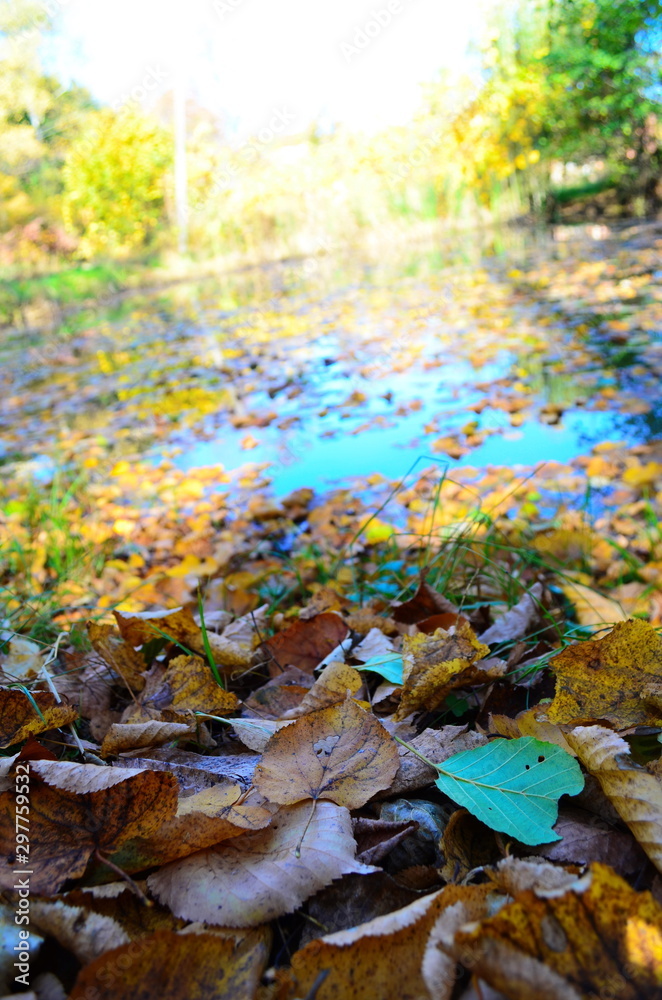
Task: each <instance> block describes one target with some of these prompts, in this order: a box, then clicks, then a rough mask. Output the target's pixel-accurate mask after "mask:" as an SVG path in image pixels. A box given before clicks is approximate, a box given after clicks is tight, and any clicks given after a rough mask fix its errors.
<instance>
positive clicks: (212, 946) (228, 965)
mask: <svg viewBox="0 0 662 1000" xmlns="http://www.w3.org/2000/svg"><path fill="white" fill-rule="evenodd" d="M268 955H269V944H268V940H267V938H266V936H265V934H264V933H262V932H255V933H254V934H253V935H249V936H247V937H246V938H245V939H244V940H243V941H241V942H240V943H239V944H235V942H234V941H232V940H231V939H230V938H225V937H219V936H218V935H217V934H208V933H192V934H178V933H176V932H174V931H156V932H155V933H154V934H151V935H149V936H148V937H145V938H142V939H141V940H140V941H133V942H131V943H130V944H125V945H122V946H121V947H119V948H114V949H113V950H112V951H108V952H106V953H105V954H104V955H102V956H101V957H100V958H98V959H96V961H94V962H92V963H91V964H90V965H88V966H86V967H85V968H84V969H83V970H82V971H81V972H80V974H79V976H78V979H77V980H76V984H75V986H74V988H73V990H72V992H71V994H70V996H71V1000H89V998H90V997H91V996H93V997H94V998H95V1000H125V998H126V997H128V996H131V997H136V998H140V1000H161V998H163V997H168V1000H210V998H213V1000H254V997H255V992H256V990H257V987H258V984H259V982H260V978H261V976H262V973H263V971H264V969H265V966H266V964H267V958H268Z"/></svg>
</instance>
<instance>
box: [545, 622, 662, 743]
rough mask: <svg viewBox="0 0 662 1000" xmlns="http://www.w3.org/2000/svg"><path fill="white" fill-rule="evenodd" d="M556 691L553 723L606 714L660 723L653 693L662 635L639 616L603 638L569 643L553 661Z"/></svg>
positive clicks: (618, 722)
mask: <svg viewBox="0 0 662 1000" xmlns="http://www.w3.org/2000/svg"><path fill="white" fill-rule="evenodd" d="M550 666H551V668H552V670H553V671H554V673H555V674H556V695H555V698H554V701H553V703H552V705H551V706H550V708H549V710H548V713H547V714H548V717H549V720H550V722H556V723H570V722H582V721H593V720H601V719H604V720H606V721H607V722H613V723H614V725H615V726H617V727H619V728H621V729H624V728H625V727H626V726H637V725H656V724H658V723H660V722H662V707H661V705H660V700H659V691H658V697H657V698H655V697H653V695H654V690H655V688H656V687H658V688H659V686H660V685H661V684H662V635H660V634H659V632H657V631H656V630H655V629H654V628H653V626H652V625H649V624H648V623H647V622H644V621H641V620H639V619H633V620H631V621H627V622H619V623H618V624H616V625H615V626H614V628H613V629H612V631H611V632H610V633H609V634H608V635H606V636H604V638H602V639H587V640H585V641H584V642H578V643H575V645H574V646H568V647H567V648H566V649H564V650H563V652H562V653H559V654H558V656H555V657H554V658H553V659H552V660H551V661H550Z"/></svg>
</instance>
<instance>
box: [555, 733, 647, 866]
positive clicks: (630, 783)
mask: <svg viewBox="0 0 662 1000" xmlns="http://www.w3.org/2000/svg"><path fill="white" fill-rule="evenodd" d="M566 738H567V740H568V743H569V744H570V746H571V747H572V748H573V750H575V751H576V753H577V754H578V755H579V758H580V760H581V762H582V764H584V766H585V767H586V769H587V771H589V773H590V774H592V775H593V776H594V777H595V778H597V779H598V781H599V782H600V786H601V788H602V791H603V792H604V793H605V795H606V796H607V797H608V798H609V800H610V801H611V802H612V804H613V805H614V807H615V809H616V810H617V812H618V814H619V815H620V817H621V818H622V819H623V820H624V821H625V822H626V823H627V825H628V826H629V827H630V829H631V830H632V833H633V834H634V836H635V837H636V838H637V840H638V841H639V843H640V844H641V846H642V847H643V849H644V851H645V852H646V854H647V855H648V857H649V858H650V859H651V861H652V862H653V864H654V865H655V866H656V867H657V869H658V871H662V782H660V780H659V779H658V778H656V777H655V776H654V775H652V774H650V773H649V772H648V771H647V770H646V769H645V768H644V767H640V766H639V765H638V764H636V763H635V762H634V761H633V760H632V758H631V757H630V748H629V746H628V744H627V743H626V742H625V740H624V739H623V738H622V737H621V736H619V735H618V734H617V733H613V732H612V731H611V730H610V729H605V728H604V727H602V726H578V727H577V728H576V729H573V731H572V732H570V733H568V734H567V736H566Z"/></svg>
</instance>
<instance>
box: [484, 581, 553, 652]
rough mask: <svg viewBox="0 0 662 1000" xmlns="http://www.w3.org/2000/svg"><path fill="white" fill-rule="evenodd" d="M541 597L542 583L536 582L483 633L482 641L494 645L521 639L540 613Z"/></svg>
mask: <svg viewBox="0 0 662 1000" xmlns="http://www.w3.org/2000/svg"><path fill="white" fill-rule="evenodd" d="M541 597H542V584H541V583H534V585H533V586H532V587H531V589H530V590H529V591H528V593H526V594H524V596H523V597H522V598H521V600H519V601H518V602H517V604H515V605H513V607H512V608H511V609H510V611H506V612H505V613H504V614H503V615H501V616H500V617H499V618H497V620H496V621H495V623H494V625H491V626H490V628H488V629H487V631H486V632H483V633H482V634H481V636H480V641H481V642H486V643H488V644H489V645H494V643H497V642H512V640H513V639H521V638H522V636H525V635H526V633H527V632H528V630H529V629H530V628H531V626H532V625H533V624H534V623H535V622H536V621H537V619H538V617H539V615H540V599H541Z"/></svg>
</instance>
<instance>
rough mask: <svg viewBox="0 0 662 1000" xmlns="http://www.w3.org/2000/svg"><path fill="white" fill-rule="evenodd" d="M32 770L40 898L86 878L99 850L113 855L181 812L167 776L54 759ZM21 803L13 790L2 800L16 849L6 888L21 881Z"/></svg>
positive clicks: (2, 817)
mask: <svg viewBox="0 0 662 1000" xmlns="http://www.w3.org/2000/svg"><path fill="white" fill-rule="evenodd" d="M25 766H27V765H25ZM29 768H30V772H29V801H30V824H29V837H30V854H29V858H30V868H31V869H32V871H33V874H32V875H31V876H30V887H31V889H32V891H33V892H38V893H53V892H57V891H58V889H59V887H60V885H61V884H62V882H64V880H65V879H67V878H78V877H79V876H81V875H82V874H83V872H84V871H85V868H86V865H87V862H88V860H89V858H90V855H91V854H92V853H93V852H94V851H95V850H99V851H102V852H104V853H106V854H108V853H110V852H111V851H113V850H116V849H117V847H118V846H119V845H120V844H122V843H124V842H125V841H126V840H129V839H130V838H131V837H135V836H139V835H142V836H149V835H151V834H152V833H154V832H155V831H156V830H157V829H158V828H159V827H160V826H161V824H162V823H164V822H165V821H166V820H167V819H170V818H171V817H172V816H174V814H175V811H176V809H177V782H176V780H175V778H174V777H173V776H172V775H170V774H166V773H165V772H160V773H157V772H155V771H135V770H134V771H131V770H128V769H116V768H110V767H97V766H95V765H94V764H73V763H69V762H68V761H50V760H47V761H35V762H31V763H30V765H29ZM16 802H17V797H16V795H15V794H14V789H13V788H12V789H11V790H10V791H8V792H4V793H3V794H2V795H0V842H2V843H3V844H6V845H7V847H8V850H9V851H11V853H10V854H9V855H8V856H5V858H3V863H2V868H1V869H0V884H1V885H3V886H5V887H7V888H11V886H12V885H13V884H14V881H15V879H16V876H15V875H14V874H13V869H14V868H15V867H16V861H15V854H14V850H15V849H14V844H15V843H16V836H15V826H16V822H15V821H16ZM10 845H11V847H10Z"/></svg>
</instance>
